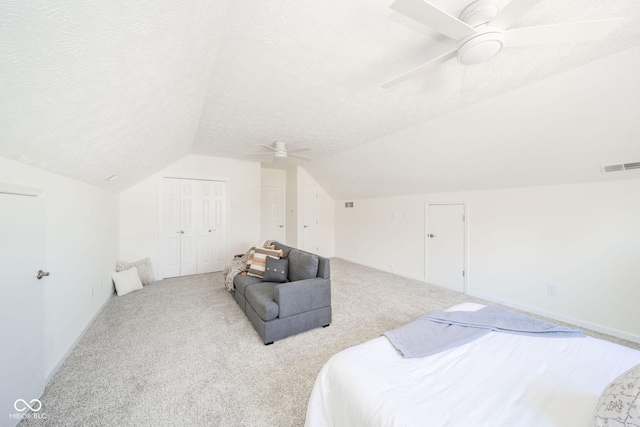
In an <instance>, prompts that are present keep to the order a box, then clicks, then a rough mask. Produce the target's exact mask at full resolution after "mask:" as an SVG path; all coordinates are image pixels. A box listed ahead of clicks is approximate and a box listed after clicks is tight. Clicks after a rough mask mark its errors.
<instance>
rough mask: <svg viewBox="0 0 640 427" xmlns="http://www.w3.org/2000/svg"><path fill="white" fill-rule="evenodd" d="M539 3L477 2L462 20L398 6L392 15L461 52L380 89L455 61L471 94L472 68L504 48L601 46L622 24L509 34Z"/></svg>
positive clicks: (419, 0) (419, 1)
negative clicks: (450, 41)
mask: <svg viewBox="0 0 640 427" xmlns="http://www.w3.org/2000/svg"><path fill="white" fill-rule="evenodd" d="M540 1H541V0H511V1H510V2H509V3H507V5H506V6H504V7H503V8H500V0H477V1H474V2H473V3H471V4H470V5H469V6H467V7H466V8H465V9H464V10H463V11H462V13H461V14H460V18H459V19H458V18H455V17H454V16H452V15H450V14H448V13H447V12H445V11H443V10H441V9H439V8H437V7H436V6H434V5H433V4H431V3H429V2H427V1H425V0H395V1H394V2H393V4H391V6H390V8H391V10H393V11H395V12H398V13H399V14H401V15H403V16H405V17H407V18H410V19H412V20H414V21H417V22H419V23H420V24H423V25H426V26H427V27H429V28H431V29H433V30H436V31H438V32H439V33H442V34H444V35H445V36H447V37H449V38H451V39H453V40H455V41H456V42H457V46H456V48H455V49H453V50H450V51H449V52H446V53H444V54H442V55H440V56H438V57H435V58H433V59H431V60H430V61H428V62H426V63H424V64H422V65H420V66H418V67H416V68H414V69H412V70H410V71H408V72H406V73H404V74H402V75H400V76H398V77H396V78H394V79H391V80H389V81H388V82H386V83H384V84H382V87H383V88H385V89H386V88H390V87H392V86H395V85H397V84H398V83H401V82H403V81H405V80H408V79H410V78H412V77H414V76H417V75H421V74H425V73H427V72H428V71H430V70H431V69H433V68H435V67H436V66H437V65H439V64H442V63H444V62H446V61H448V60H450V59H453V58H456V57H457V58H458V62H459V63H460V64H462V65H466V66H468V67H466V68H465V76H464V82H463V91H467V90H472V89H474V88H475V87H477V86H478V84H479V81H478V80H479V76H480V74H479V73H474V72H473V71H472V69H473V67H472V66H474V65H477V64H481V63H483V62H485V61H488V60H489V59H491V58H493V57H494V56H496V55H497V54H499V53H500V52H501V51H502V49H503V48H504V47H512V46H529V45H541V44H549V43H566V42H579V41H589V40H600V39H603V38H604V37H606V36H607V35H608V34H609V33H610V32H612V31H613V30H614V29H615V28H617V27H618V25H620V23H621V22H622V18H614V19H603V20H597V21H583V22H572V23H566V24H556V25H543V26H537V27H523V28H514V29H511V30H509V28H510V27H511V26H512V25H513V24H515V23H516V22H517V21H518V19H520V17H522V16H523V15H524V14H526V13H527V12H528V11H529V10H530V9H531V8H532V7H533V6H535V5H536V4H538V3H539V2H540Z"/></svg>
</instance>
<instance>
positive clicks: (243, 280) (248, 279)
mask: <svg viewBox="0 0 640 427" xmlns="http://www.w3.org/2000/svg"><path fill="white" fill-rule="evenodd" d="M256 283H262V279H260V278H259V277H253V276H243V275H241V274H238V275H237V276H236V277H234V278H233V286H235V288H236V292H239V293H240V295H244V294H245V293H246V289H247V286H251V285H255V284H256Z"/></svg>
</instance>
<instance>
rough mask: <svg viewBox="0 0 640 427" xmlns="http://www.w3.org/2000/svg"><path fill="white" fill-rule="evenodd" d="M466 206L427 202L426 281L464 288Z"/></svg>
mask: <svg viewBox="0 0 640 427" xmlns="http://www.w3.org/2000/svg"><path fill="white" fill-rule="evenodd" d="M464 221H465V206H464V205H463V204H427V219H426V224H427V227H426V230H427V237H426V242H427V245H426V247H427V259H426V262H425V265H426V268H427V274H426V278H427V282H428V283H431V284H434V285H438V286H442V287H445V288H449V289H453V290H455V291H458V292H464V291H465V289H464V283H465V272H464V269H465V267H464V266H465V225H464Z"/></svg>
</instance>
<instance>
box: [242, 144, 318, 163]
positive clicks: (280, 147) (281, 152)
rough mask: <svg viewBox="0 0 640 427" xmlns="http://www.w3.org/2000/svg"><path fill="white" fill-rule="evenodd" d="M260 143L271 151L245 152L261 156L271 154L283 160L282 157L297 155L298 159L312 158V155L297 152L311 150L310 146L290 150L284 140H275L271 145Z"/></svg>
mask: <svg viewBox="0 0 640 427" xmlns="http://www.w3.org/2000/svg"><path fill="white" fill-rule="evenodd" d="M259 145H260V146H261V147H264V148H267V149H268V150H269V151H262V152H258V153H245V154H247V155H260V156H264V155H269V156H273V160H282V159H286V158H287V157H296V158H298V159H304V160H311V158H310V157H306V156H301V155H299V154H297V153H301V152H304V151H311V148H309V147H300V148H294V149H289V150H288V149H287V143H286V142H284V141H275V142H273V144H271V145H267V144H259Z"/></svg>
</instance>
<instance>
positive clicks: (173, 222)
mask: <svg viewBox="0 0 640 427" xmlns="http://www.w3.org/2000/svg"><path fill="white" fill-rule="evenodd" d="M162 218H163V219H162V222H163V226H162V229H163V247H162V253H163V256H162V259H163V277H177V276H186V275H189V274H201V273H209V272H212V271H220V270H222V269H223V268H224V265H225V261H226V260H227V183H226V182H222V181H206V180H194V179H177V178H164V179H163V206H162Z"/></svg>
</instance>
